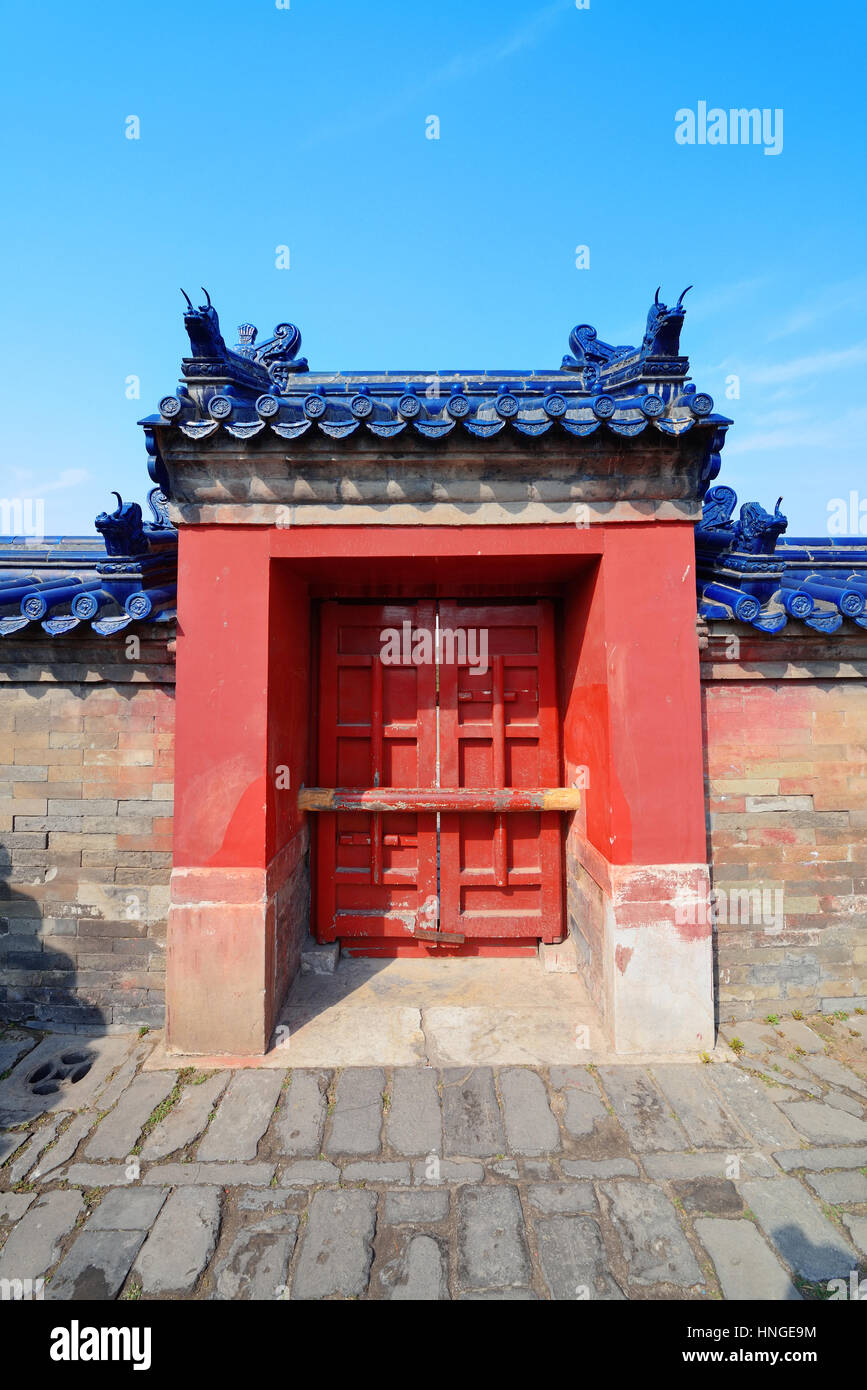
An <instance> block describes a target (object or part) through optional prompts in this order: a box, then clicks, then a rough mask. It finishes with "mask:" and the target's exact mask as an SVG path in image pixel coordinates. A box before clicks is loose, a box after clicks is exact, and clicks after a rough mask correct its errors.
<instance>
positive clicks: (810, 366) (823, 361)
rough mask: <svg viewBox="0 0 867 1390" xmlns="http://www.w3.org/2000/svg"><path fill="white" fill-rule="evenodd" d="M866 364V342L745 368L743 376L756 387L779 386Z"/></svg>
mask: <svg viewBox="0 0 867 1390" xmlns="http://www.w3.org/2000/svg"><path fill="white" fill-rule="evenodd" d="M865 362H867V342H865V343H855V344H854V345H853V346H852V347H848V348H841V349H839V350H837V351H833V352H815V353H811V354H810V355H809V356H807V357H795V358H792V359H791V360H790V361H789V362H776V363H769V364H768V365H766V366H755V367H750V368H748V369H747V370H746V371H745V372H744V375H747V376H748V377H749V380H750V381H751V382H753V383H755V384H756V385H757V386H781V385H783V384H784V383H785V382H787V381H798V380H800V379H801V378H803V377H805V376H808V377H809V376H827V374H828V372H838V371H843V370H845V369H846V368H847V367H860V366H862V365H863V363H865Z"/></svg>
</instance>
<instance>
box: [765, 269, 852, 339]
mask: <svg viewBox="0 0 867 1390" xmlns="http://www.w3.org/2000/svg"><path fill="white" fill-rule="evenodd" d="M865 302H867V277H865V276H863V275H859V276H856V277H855V278H854V279H852V280H845V281H842V282H841V283H839V284H835V285H826V286H824V288H823V289H821V290H820V291H819V292H818V294H816V295H814V296H812V298H811V299H809V300H808V301H807V302H806V303H805V304H803V305H802V306H801V307H800V308H797V309H793V310H792V312H791V313H790V314H788V315H787V317H786V318H785V319H783V321H782V323H780V324H779V325H778V326H777V327H776V328H775V329H773V330H772V331H771V332H770V333H769V334H768V342H774V341H776V340H777V339H779V338H786V337H789V336H790V335H792V334H794V333H803V332H805V331H806V330H807V329H809V328H812V327H813V326H814V325H815V324H817V323H821V322H822V321H823V320H824V319H828V318H832V317H833V316H834V314H837V313H840V312H841V311H842V310H844V309H846V310H848V311H850V312H851V311H853V310H857V309H858V308H859V307H863V306H864V304H865Z"/></svg>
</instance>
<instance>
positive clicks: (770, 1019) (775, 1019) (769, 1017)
mask: <svg viewBox="0 0 867 1390" xmlns="http://www.w3.org/2000/svg"><path fill="white" fill-rule="evenodd" d="M779 1021H780V1015H779V1014H765V1023H779Z"/></svg>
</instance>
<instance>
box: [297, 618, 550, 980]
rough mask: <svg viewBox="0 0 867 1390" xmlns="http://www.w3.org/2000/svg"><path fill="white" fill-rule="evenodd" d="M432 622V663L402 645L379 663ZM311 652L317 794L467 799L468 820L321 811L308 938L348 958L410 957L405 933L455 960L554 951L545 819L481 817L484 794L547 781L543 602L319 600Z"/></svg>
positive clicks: (488, 800)
mask: <svg viewBox="0 0 867 1390" xmlns="http://www.w3.org/2000/svg"><path fill="white" fill-rule="evenodd" d="M437 620H438V622H439V631H440V639H441V640H440V644H439V652H438V653H436V655H438V664H437V663H436V662H435V661H425V662H423V663H422V664H419V665H415V664H414V663H413V661H412V660H411V659H410V657H409V651H410V648H409V647H408V646H404V647H403V655H402V662H403V664H391V662H390V660H388V661H386V662H383V659H382V657H383V632H384V631H385V630H386V629H396V630H397V632H398V633H402V632H403V625H404V624H405V623H406V624H409V626H410V628H411V629H412V630H413V631H417V630H419V629H422V630H425V631H428V632H430V633H431V634H433V633H434V632H435V630H436V624H437ZM482 639H484V641H483V640H482ZM484 642H486V645H487V659H486V661H485V660H484V659H482V660H480V658H484V656H485V645H484ZM320 651H321V659H320V686H319V690H320V721H319V769H318V779H319V784H320V786H323V787H331V788H341V789H343V791H346V790H358V791H363V790H366V789H378V790H382V789H384V788H402V789H404V790H408V789H431V788H437V787H438V788H440V789H441V790H446V789H462V790H464V791H466V792H468V793H470V794H472V793H477V794H478V795H477V796H474V797H473V801H474V803H475V808H474V809H473V810H471V811H464V810H461V811H456V810H454V809H451V810H442V811H440V812H439V813H437V812H436V811H426V812H412V811H410V810H409V809H395V810H393V811H392V810H380V811H377V812H375V813H373V812H366V811H362V810H355V809H353V810H336V811H332V810H323V811H322V812H321V814H320V815H319V816H318V822H319V830H318V834H319V850H318V873H317V880H318V893H317V932H318V936H319V939H320V940H321V941H333V940H335V939H337V938H340V939H343V940H345V941H346V942H347V945H348V946H350V948H351V949H353V950H354V951H355V952H356V953H359V952H361V951H362V950H363V948H364V943H365V942H370V944H371V948H372V949H374V950H376V952H377V953H387V952H388V951H389V950H395V951H396V950H398V949H400V950H404V949H406V950H417V951H419V952H421V953H423V952H424V950H425V949H427V948H425V947H423V946H421V945H420V944H419V943H418V939H417V938H414V937H413V933H414V932H415V931H417V930H419V929H430V928H432V927H433V928H437V927H438V928H439V930H440V931H441V932H444V933H446V934H452V935H455V936H457V937H459V938H461V937H463V938H464V939H465V944H464V946H461V947H457V948H456V949H465V950H473V949H476V948H477V947H482V948H484V947H485V945H486V944H487V946H488V948H489V949H493V948H494V947H495V946H497V945H498V946H499V947H500V948H501V949H505V948H506V946H507V944H508V943H510V942H511V943H512V944H513V945H514V946H515V947H516V948H517V947H518V946H519V945H523V947H524V948H527V947H528V946H530V945H531V944H532V943H533V942H534V941H537V940H539V939H540V938H541V939H542V940H544V941H556V940H559V939H560V937H561V936H562V933H563V927H562V921H563V916H562V865H561V861H562V845H561V838H562V832H561V813H560V812H559V811H547V810H532V809H531V810H528V809H522V810H507V811H503V810H495V809H493V808H492V803H493V801H494V793H495V792H496V791H498V790H504V789H508V788H516V789H533V790H537V789H539V788H553V787H556V786H557V783H558V781H559V773H560V750H559V741H558V740H559V732H558V730H559V725H558V718H557V707H556V694H555V674H554V622H553V608H552V605H551V603H550V602H549V601H546V600H540V601H538V602H527V603H514V604H494V603H492V604H478V603H469V604H468V603H458V602H453V601H448V602H446V601H442V602H440V604H439V605H438V606H437V605H436V604H435V603H433V602H419V603H406V604H349V603H326V604H323V606H322V640H321V647H320ZM393 656H394V653H393V652H392V653H391V658H392V659H393ZM485 665H486V666H487V669H483V668H484V667H485ZM477 672H478V673H477ZM438 760H439V761H438ZM500 801H501V802H502V798H501V799H500ZM534 804H539V803H538V802H536V803H534ZM489 807H491V809H488V808H489ZM438 880H439V882H438ZM389 941H391V942H392V943H393V945H392V947H389V945H388V942H389Z"/></svg>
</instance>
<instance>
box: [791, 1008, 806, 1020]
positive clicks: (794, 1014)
mask: <svg viewBox="0 0 867 1390" xmlns="http://www.w3.org/2000/svg"><path fill="white" fill-rule="evenodd" d="M803 1017H804V1015H803V1013H802V1012H801V1010H800V1009H793V1010H792V1018H794V1019H798V1020H800V1019H802V1018H803Z"/></svg>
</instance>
